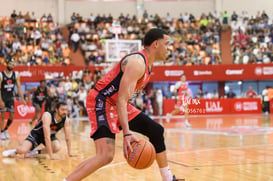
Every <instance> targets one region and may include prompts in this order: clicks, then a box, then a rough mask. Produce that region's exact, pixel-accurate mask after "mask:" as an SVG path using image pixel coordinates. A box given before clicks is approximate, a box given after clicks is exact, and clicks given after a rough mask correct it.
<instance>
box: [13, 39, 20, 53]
mask: <svg viewBox="0 0 273 181" xmlns="http://www.w3.org/2000/svg"><path fill="white" fill-rule="evenodd" d="M20 48H21V43H20V42H19V41H15V42H13V43H12V49H13V52H16V50H18V49H20Z"/></svg>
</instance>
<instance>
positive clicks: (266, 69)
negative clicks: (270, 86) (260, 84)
mask: <svg viewBox="0 0 273 181" xmlns="http://www.w3.org/2000/svg"><path fill="white" fill-rule="evenodd" d="M263 74H264V75H273V67H263Z"/></svg>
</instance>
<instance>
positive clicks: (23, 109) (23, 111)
mask: <svg viewBox="0 0 273 181" xmlns="http://www.w3.org/2000/svg"><path fill="white" fill-rule="evenodd" d="M17 111H18V113H19V115H20V116H22V117H25V116H26V115H27V114H29V113H30V114H31V113H35V108H34V107H33V106H25V105H24V104H21V105H18V106H17Z"/></svg>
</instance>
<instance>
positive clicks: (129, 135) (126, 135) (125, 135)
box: [123, 134, 132, 138]
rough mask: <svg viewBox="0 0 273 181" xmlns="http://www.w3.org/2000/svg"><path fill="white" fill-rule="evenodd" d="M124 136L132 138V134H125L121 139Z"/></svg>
mask: <svg viewBox="0 0 273 181" xmlns="http://www.w3.org/2000/svg"><path fill="white" fill-rule="evenodd" d="M126 136H132V134H125V135H123V138H125V137H126Z"/></svg>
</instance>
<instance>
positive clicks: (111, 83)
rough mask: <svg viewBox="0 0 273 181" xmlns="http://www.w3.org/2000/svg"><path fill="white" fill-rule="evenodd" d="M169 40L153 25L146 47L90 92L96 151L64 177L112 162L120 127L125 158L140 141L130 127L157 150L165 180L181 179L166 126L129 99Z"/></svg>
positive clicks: (75, 180) (72, 179)
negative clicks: (168, 145)
mask: <svg viewBox="0 0 273 181" xmlns="http://www.w3.org/2000/svg"><path fill="white" fill-rule="evenodd" d="M169 41H170V37H169V36H168V34H167V33H166V32H165V31H163V30H161V29H158V28H153V29H150V30H149V31H148V32H147V33H146V35H145V37H144V42H143V43H144V49H143V50H141V51H138V52H134V53H132V54H128V55H126V56H125V57H123V58H122V59H121V61H120V62H119V63H118V64H117V65H116V66H115V67H114V68H113V69H112V70H110V71H109V72H108V73H107V74H106V75H105V76H104V77H103V78H102V79H101V80H99V81H98V82H97V83H96V85H95V88H94V89H92V90H91V91H90V92H89V94H88V96H87V101H86V102H87V103H86V107H87V112H88V116H89V119H90V122H91V133H90V136H91V138H92V139H93V140H94V142H95V147H96V155H94V156H93V157H90V158H88V159H87V160H85V161H83V162H82V163H80V164H79V165H78V166H77V167H76V168H75V170H74V171H73V172H72V173H71V174H70V175H69V176H67V177H66V178H65V179H64V180H65V181H79V180H81V179H83V178H85V177H87V176H88V175H90V174H92V173H94V172H95V171H96V170H97V169H99V168H101V167H103V166H105V165H107V164H109V163H110V162H111V161H112V160H113V157H114V152H115V135H116V134H117V133H118V132H119V127H121V128H122V131H123V152H124V156H125V158H127V157H128V149H130V150H132V147H131V144H130V143H132V142H134V141H137V138H136V137H135V136H134V135H133V134H132V132H131V131H136V132H139V133H141V134H144V135H146V136H147V137H148V138H149V140H150V142H151V143H152V144H153V146H154V148H155V150H156V161H157V164H158V166H159V170H160V173H161V176H162V180H163V181H174V180H179V179H176V178H175V176H173V175H172V173H171V171H170V169H169V166H168V161H167V154H166V146H165V143H164V128H163V127H162V126H161V125H160V124H158V123H157V122H155V121H153V120H152V119H151V118H150V117H148V116H147V115H145V114H144V113H142V112H141V111H140V110H138V109H137V108H135V107H133V106H132V105H131V104H130V103H128V100H129V99H130V98H131V97H132V96H133V95H134V93H135V92H137V91H139V90H142V89H143V87H144V86H145V85H146V83H147V82H148V81H149V78H150V76H151V70H152V65H153V63H154V62H155V61H157V60H165V59H166V58H167V53H168V46H169ZM180 180H181V179H180Z"/></svg>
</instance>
